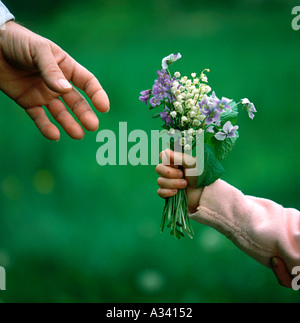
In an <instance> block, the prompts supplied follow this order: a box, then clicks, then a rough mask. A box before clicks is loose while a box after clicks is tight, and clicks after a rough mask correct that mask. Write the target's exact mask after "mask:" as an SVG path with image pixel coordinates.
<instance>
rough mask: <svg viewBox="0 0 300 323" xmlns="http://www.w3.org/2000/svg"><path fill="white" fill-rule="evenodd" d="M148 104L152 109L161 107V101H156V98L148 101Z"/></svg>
mask: <svg viewBox="0 0 300 323" xmlns="http://www.w3.org/2000/svg"><path fill="white" fill-rule="evenodd" d="M150 104H151V107H152V108H155V107H157V106H160V105H161V101H160V100H159V99H157V98H156V97H153V98H151V99H150Z"/></svg>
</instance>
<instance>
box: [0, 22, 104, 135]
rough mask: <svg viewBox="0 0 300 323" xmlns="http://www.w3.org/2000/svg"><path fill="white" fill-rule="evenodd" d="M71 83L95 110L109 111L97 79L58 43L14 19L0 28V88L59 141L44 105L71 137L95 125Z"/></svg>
mask: <svg viewBox="0 0 300 323" xmlns="http://www.w3.org/2000/svg"><path fill="white" fill-rule="evenodd" d="M70 82H72V83H73V85H74V86H76V87H78V88H79V89H81V90H83V91H84V92H85V93H86V94H87V96H88V97H89V98H90V99H91V101H92V103H93V105H94V107H95V108H96V109H97V110H98V111H100V112H107V111H108V110H109V99H108V96H107V94H106V93H105V91H104V90H103V89H102V87H101V85H100V83H99V81H98V80H97V79H96V77H95V76H94V75H93V74H92V73H90V72H89V71H88V70H87V69H86V68H84V67H83V66H81V65H80V64H79V63H77V62H76V61H75V60H74V59H73V58H72V57H71V56H69V55H68V54H67V53H66V52H65V51H63V50H62V49H61V48H60V47H58V46H57V45H56V44H54V43H53V42H51V41H50V40H48V39H45V38H43V37H41V36H39V35H37V34H34V33H33V32H31V31H29V30H28V29H26V28H24V27H22V26H20V25H18V24H16V23H14V22H8V23H7V24H6V30H3V31H0V90H2V91H3V92H4V93H5V94H6V95H8V96H9V97H10V98H11V99H13V100H14V101H15V102H16V103H17V104H19V105H20V106H21V107H22V108H24V109H25V111H26V113H27V114H28V115H29V117H30V118H31V119H32V120H33V121H34V123H35V124H36V126H37V128H38V129H39V130H40V132H41V133H42V134H43V135H44V136H45V137H46V138H48V139H50V140H55V141H57V140H59V138H60V132H59V130H58V128H57V127H56V126H55V125H54V124H53V123H51V122H50V120H49V118H48V117H47V115H46V112H45V110H44V108H43V107H46V108H47V109H48V110H49V112H50V113H51V115H52V117H53V118H54V119H55V120H56V121H57V122H58V123H59V124H60V125H61V126H62V127H63V129H64V130H65V131H66V133H67V134H68V135H69V136H70V137H71V138H73V139H82V138H83V137H84V130H83V128H82V127H81V125H82V126H83V127H84V128H85V129H86V130H88V131H96V130H97V129H98V126H99V120H98V118H97V116H96V114H95V113H94V111H93V110H92V109H91V107H90V106H89V104H88V102H87V101H86V100H85V98H84V97H83V96H82V95H81V94H80V93H79V92H78V91H77V90H76V89H75V88H74V87H73V86H72V85H71V83H70ZM60 98H61V99H62V100H63V101H64V102H65V104H66V105H67V106H68V107H69V108H70V110H71V111H72V112H73V113H74V115H75V116H76V117H77V119H78V121H79V122H80V123H81V125H80V124H79V123H78V122H77V121H76V120H75V119H74V118H73V116H72V115H71V113H70V112H69V110H68V109H67V108H66V107H65V105H64V103H63V102H62V101H61V100H60Z"/></svg>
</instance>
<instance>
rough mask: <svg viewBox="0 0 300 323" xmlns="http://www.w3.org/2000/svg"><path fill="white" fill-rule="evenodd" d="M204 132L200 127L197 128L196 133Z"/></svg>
mask: <svg viewBox="0 0 300 323" xmlns="http://www.w3.org/2000/svg"><path fill="white" fill-rule="evenodd" d="M202 132H204V130H203V129H198V130H196V134H197V135H200V134H201V133H202Z"/></svg>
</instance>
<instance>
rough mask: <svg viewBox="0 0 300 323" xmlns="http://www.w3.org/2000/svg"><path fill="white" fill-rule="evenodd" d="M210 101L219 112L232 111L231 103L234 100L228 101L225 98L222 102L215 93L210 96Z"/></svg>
mask: <svg viewBox="0 0 300 323" xmlns="http://www.w3.org/2000/svg"><path fill="white" fill-rule="evenodd" d="M210 101H211V102H213V104H214V105H215V106H216V109H217V110H218V111H219V112H223V111H224V110H225V109H228V110H230V111H231V110H232V109H231V107H230V105H229V103H230V102H232V100H230V99H227V98H225V97H223V98H222V100H220V99H219V98H218V97H217V96H216V93H215V92H213V93H212V95H211V96H210Z"/></svg>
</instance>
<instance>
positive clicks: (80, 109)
mask: <svg viewBox="0 0 300 323" xmlns="http://www.w3.org/2000/svg"><path fill="white" fill-rule="evenodd" d="M62 99H63V100H64V101H65V103H66V104H67V106H68V107H69V108H70V109H71V110H72V111H73V113H74V114H75V115H76V117H77V119H78V120H79V121H80V123H81V124H82V126H83V127H84V128H85V129H86V130H88V131H96V130H97V129H98V127H99V120H98V118H97V116H96V114H95V113H94V111H93V110H92V109H91V107H90V106H89V104H88V102H87V101H86V100H85V98H84V97H83V96H82V95H81V94H80V93H79V92H78V91H77V90H76V89H74V88H73V90H72V91H71V92H70V93H67V94H64V95H62Z"/></svg>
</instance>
